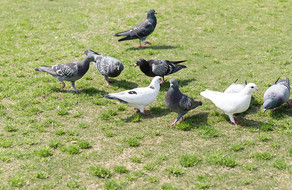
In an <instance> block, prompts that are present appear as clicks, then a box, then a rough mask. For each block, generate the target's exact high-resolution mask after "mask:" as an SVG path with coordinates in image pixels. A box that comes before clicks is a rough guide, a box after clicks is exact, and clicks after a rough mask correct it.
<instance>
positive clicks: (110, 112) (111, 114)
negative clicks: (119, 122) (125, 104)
mask: <svg viewBox="0 0 292 190" xmlns="http://www.w3.org/2000/svg"><path fill="white" fill-rule="evenodd" d="M107 113H108V114H109V115H110V116H115V115H117V114H118V111H117V110H113V109H110V110H108V111H107Z"/></svg>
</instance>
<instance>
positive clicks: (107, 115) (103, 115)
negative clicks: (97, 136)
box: [100, 113, 110, 120]
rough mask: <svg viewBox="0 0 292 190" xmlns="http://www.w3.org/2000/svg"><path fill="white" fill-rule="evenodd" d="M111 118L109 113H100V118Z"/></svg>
mask: <svg viewBox="0 0 292 190" xmlns="http://www.w3.org/2000/svg"><path fill="white" fill-rule="evenodd" d="M109 118H110V114H109V113H102V114H101V115H100V119H102V120H108V119H109Z"/></svg>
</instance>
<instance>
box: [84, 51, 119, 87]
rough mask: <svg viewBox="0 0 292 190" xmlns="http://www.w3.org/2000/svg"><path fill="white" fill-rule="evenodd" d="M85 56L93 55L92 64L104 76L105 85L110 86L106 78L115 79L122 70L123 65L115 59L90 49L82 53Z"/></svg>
mask: <svg viewBox="0 0 292 190" xmlns="http://www.w3.org/2000/svg"><path fill="white" fill-rule="evenodd" d="M84 53H85V54H86V55H93V56H94V62H93V64H94V65H95V67H96V68H97V70H98V71H99V72H100V73H101V74H102V75H103V76H104V79H105V81H106V83H107V85H110V83H109V81H110V79H109V78H108V77H117V76H119V75H120V74H121V72H122V71H123V70H124V65H123V64H122V62H121V61H119V60H117V59H116V58H113V57H109V56H105V55H100V54H98V53H96V52H94V51H92V50H91V49H89V50H86V51H84Z"/></svg>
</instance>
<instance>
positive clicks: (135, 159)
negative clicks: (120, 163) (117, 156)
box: [130, 156, 142, 163]
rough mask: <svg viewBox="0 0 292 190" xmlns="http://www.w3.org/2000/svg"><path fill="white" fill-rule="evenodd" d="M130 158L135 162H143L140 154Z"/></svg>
mask: <svg viewBox="0 0 292 190" xmlns="http://www.w3.org/2000/svg"><path fill="white" fill-rule="evenodd" d="M130 160H131V161H132V162H134V163H141V162H142V158H140V157H138V156H133V157H130Z"/></svg>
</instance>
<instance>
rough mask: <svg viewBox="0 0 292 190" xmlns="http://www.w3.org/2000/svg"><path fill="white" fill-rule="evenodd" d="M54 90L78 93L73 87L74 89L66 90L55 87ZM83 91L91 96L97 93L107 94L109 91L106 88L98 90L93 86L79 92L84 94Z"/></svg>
mask: <svg viewBox="0 0 292 190" xmlns="http://www.w3.org/2000/svg"><path fill="white" fill-rule="evenodd" d="M52 90H53V91H54V92H61V93H72V94H77V93H76V92H75V90H73V89H72V90H64V89H60V88H56V87H53V88H52ZM83 93H84V94H87V95H89V96H93V95H95V94H101V95H105V94H107V92H105V91H104V90H98V89H96V88H93V87H90V88H83V89H80V92H79V93H78V94H83ZM78 94H77V95H78Z"/></svg>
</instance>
